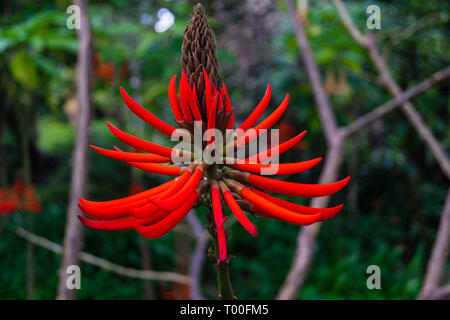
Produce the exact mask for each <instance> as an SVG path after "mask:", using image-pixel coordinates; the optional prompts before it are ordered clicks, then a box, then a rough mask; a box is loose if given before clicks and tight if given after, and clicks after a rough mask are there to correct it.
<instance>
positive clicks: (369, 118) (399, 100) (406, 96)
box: [344, 67, 450, 136]
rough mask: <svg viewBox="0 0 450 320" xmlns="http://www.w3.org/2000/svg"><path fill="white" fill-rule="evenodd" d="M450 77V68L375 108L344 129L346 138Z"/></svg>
mask: <svg viewBox="0 0 450 320" xmlns="http://www.w3.org/2000/svg"><path fill="white" fill-rule="evenodd" d="M449 77H450V67H447V68H445V69H443V70H441V71H438V72H436V73H434V74H433V75H431V77H429V78H428V79H426V80H424V81H422V82H421V83H419V84H418V85H415V86H414V87H412V88H410V89H408V90H406V91H404V92H402V93H401V94H400V95H397V96H396V97H395V98H394V99H392V100H391V101H389V102H386V103H385V104H382V105H381V106H379V107H377V108H375V109H374V110H372V111H370V112H369V113H366V114H365V115H363V116H361V117H359V118H358V119H356V120H355V121H353V122H352V123H351V124H350V125H348V126H347V127H346V128H344V134H345V135H346V136H350V135H352V134H354V133H356V132H357V131H358V130H360V129H361V128H362V127H364V126H366V125H368V124H371V123H372V122H374V121H376V120H378V119H380V118H381V117H383V116H384V115H386V114H387V113H389V112H391V111H392V110H394V109H395V108H396V107H398V106H400V105H402V104H403V103H405V102H406V101H408V100H410V99H412V98H413V97H415V96H417V95H418V94H420V93H422V92H424V91H426V90H428V89H429V88H431V87H432V86H433V85H435V84H436V83H438V82H441V81H443V80H445V79H448V78H449Z"/></svg>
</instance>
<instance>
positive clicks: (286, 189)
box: [249, 174, 350, 197]
mask: <svg viewBox="0 0 450 320" xmlns="http://www.w3.org/2000/svg"><path fill="white" fill-rule="evenodd" d="M349 180H350V177H347V178H345V179H342V180H340V181H337V182H333V183H327V184H305V183H294V182H287V181H280V180H275V179H271V178H266V177H261V176H257V175H254V174H249V183H250V184H251V185H253V186H255V187H257V188H261V189H264V190H267V191H272V192H276V193H282V194H286V195H290V196H296V197H323V196H328V195H330V194H333V193H336V192H338V191H339V190H341V189H342V188H344V187H345V185H346V184H347V183H348V181H349Z"/></svg>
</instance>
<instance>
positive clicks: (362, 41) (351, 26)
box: [332, 0, 368, 47]
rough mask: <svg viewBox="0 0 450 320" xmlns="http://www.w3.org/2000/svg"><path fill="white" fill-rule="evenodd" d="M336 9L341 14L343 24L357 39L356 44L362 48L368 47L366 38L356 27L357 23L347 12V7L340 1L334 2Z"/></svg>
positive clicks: (334, 0) (335, 0)
mask: <svg viewBox="0 0 450 320" xmlns="http://www.w3.org/2000/svg"><path fill="white" fill-rule="evenodd" d="M332 1H333V3H334V5H335V7H336V9H337V10H338V12H339V16H340V17H341V19H342V22H343V23H344V25H345V26H346V27H347V29H348V31H349V32H350V34H351V35H352V37H353V38H354V39H355V41H356V42H358V44H359V45H360V46H362V47H366V46H367V42H368V41H367V39H366V37H365V36H364V35H363V34H362V33H361V32H360V31H359V29H358V28H357V27H356V25H355V23H354V22H353V19H352V17H351V16H350V14H349V13H348V11H347V8H346V7H345V5H344V3H343V2H342V1H340V0H332Z"/></svg>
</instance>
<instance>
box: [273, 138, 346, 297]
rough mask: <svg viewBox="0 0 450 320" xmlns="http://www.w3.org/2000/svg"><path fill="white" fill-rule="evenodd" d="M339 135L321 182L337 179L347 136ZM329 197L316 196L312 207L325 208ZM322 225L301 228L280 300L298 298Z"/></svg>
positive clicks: (331, 150) (329, 151) (328, 153)
mask: <svg viewBox="0 0 450 320" xmlns="http://www.w3.org/2000/svg"><path fill="white" fill-rule="evenodd" d="M337 137H338V138H337V139H335V140H334V142H333V143H332V144H331V146H330V148H329V149H328V150H327V154H326V156H325V164H324V166H323V169H322V172H321V174H320V178H319V183H329V182H332V181H335V180H336V178H337V173H338V172H339V167H340V166H341V163H342V158H343V156H344V144H345V137H344V136H343V135H340V134H338V135H337ZM329 198H330V197H319V198H314V199H312V200H311V207H313V208H325V207H327V206H328V202H329ZM321 225H322V224H321V223H315V224H312V225H310V226H306V227H303V228H302V229H301V231H300V233H299V235H298V237H297V246H296V252H295V255H294V259H293V261H292V265H291V268H290V270H289V273H288V276H287V277H286V279H285V281H284V283H283V285H282V287H281V288H280V290H279V292H278V294H277V297H276V298H277V299H278V300H291V299H296V297H297V295H298V292H299V291H300V289H301V288H302V286H303V284H304V283H305V280H306V278H307V276H308V273H309V269H310V268H311V265H312V262H313V256H314V251H315V246H316V240H317V236H318V234H319V231H320V227H321Z"/></svg>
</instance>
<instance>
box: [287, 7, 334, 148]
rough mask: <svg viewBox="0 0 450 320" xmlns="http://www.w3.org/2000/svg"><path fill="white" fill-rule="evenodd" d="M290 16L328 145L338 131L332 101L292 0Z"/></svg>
mask: <svg viewBox="0 0 450 320" xmlns="http://www.w3.org/2000/svg"><path fill="white" fill-rule="evenodd" d="M286 4H287V6H288V10H289V14H290V16H291V19H292V23H293V24H294V29H295V34H296V36H297V42H298V45H299V47H300V50H301V53H302V54H301V57H302V59H303V64H304V66H305V70H306V75H307V76H308V79H309V82H310V83H311V86H312V88H313V93H314V99H315V100H316V104H317V108H318V110H319V116H320V118H321V121H322V128H323V130H324V132H325V137H326V139H327V142H328V143H331V140H332V139H333V137H334V135H335V134H336V130H337V123H336V118H335V116H334V113H333V108H332V106H331V103H330V100H329V99H328V96H327V94H326V93H325V90H324V88H323V85H322V81H321V78H320V74H319V71H318V68H317V65H316V62H315V60H314V57H313V55H312V52H311V47H310V46H309V43H308V40H307V38H306V35H305V30H304V28H303V25H304V21H303V18H302V16H301V15H297V13H296V10H295V7H294V4H293V3H292V0H286Z"/></svg>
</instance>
